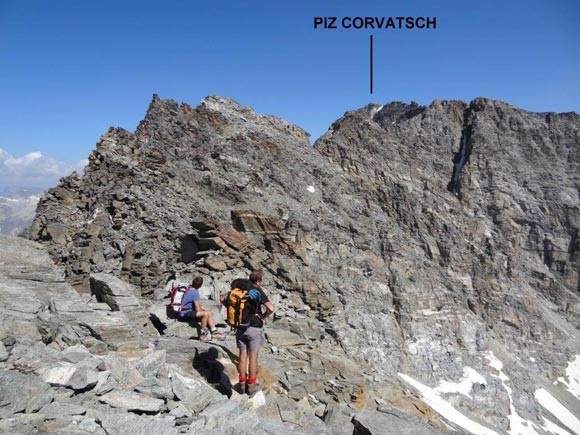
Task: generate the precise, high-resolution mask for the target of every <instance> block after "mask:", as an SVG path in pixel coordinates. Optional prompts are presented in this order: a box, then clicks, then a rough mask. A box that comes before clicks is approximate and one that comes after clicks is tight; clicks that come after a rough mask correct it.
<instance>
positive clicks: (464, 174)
mask: <svg viewBox="0 0 580 435" xmlns="http://www.w3.org/2000/svg"><path fill="white" fill-rule="evenodd" d="M377 109H378V110H377ZM579 120H580V117H578V115H576V114H562V115H557V114H544V113H530V112H526V111H523V110H521V109H517V108H515V107H513V106H510V105H508V104H506V103H502V102H497V101H493V100H488V99H484V98H479V99H475V100H473V101H472V102H471V103H469V104H467V103H463V102H459V101H442V100H436V101H434V102H433V103H432V104H431V105H429V106H419V105H413V104H399V103H390V104H386V105H383V106H380V105H367V106H365V107H364V108H361V109H358V110H354V111H349V112H347V113H346V114H345V115H344V116H343V117H341V118H340V119H339V120H337V121H336V122H335V123H333V124H332V126H331V127H330V128H329V130H328V131H327V133H325V134H324V135H323V136H321V138H319V139H318V140H317V141H316V142H315V143H314V145H313V146H311V145H310V141H309V137H308V134H307V133H306V132H304V130H302V129H300V128H299V127H296V126H293V125H291V124H289V123H287V122H286V121H284V120H281V119H279V118H276V117H272V116H270V115H258V114H255V113H254V112H253V111H252V110H251V109H249V108H244V107H243V106H241V105H239V104H237V103H235V102H233V100H230V99H225V98H221V97H208V98H207V99H205V100H203V101H202V103H201V104H200V105H199V106H198V107H196V108H191V107H190V106H189V105H187V104H185V103H182V104H181V105H178V104H177V103H176V102H175V101H173V100H161V99H159V98H158V97H154V98H153V100H152V103H151V104H150V106H149V109H148V111H147V114H146V116H145V118H144V120H143V121H142V122H141V123H140V124H139V126H138V128H137V130H136V132H135V133H130V132H127V131H126V130H122V129H118V128H112V129H110V130H109V132H107V133H106V134H105V135H103V136H102V137H101V140H100V142H99V144H98V145H97V148H96V150H95V151H93V153H92V154H91V156H90V158H89V165H88V166H87V168H86V169H85V173H84V175H83V176H82V177H78V176H71V177H68V178H65V179H63V181H62V183H61V184H60V185H59V186H58V187H57V188H55V189H51V190H50V191H49V192H48V194H47V195H45V197H44V198H43V199H42V200H41V202H40V204H39V206H38V209H37V217H36V219H35V221H34V223H33V225H32V227H31V230H30V232H29V235H30V237H31V238H33V239H36V240H38V241H40V242H41V243H44V244H45V246H46V247H47V249H48V251H49V252H50V254H51V256H52V257H53V259H55V261H56V262H57V263H59V264H62V265H63V266H64V268H65V271H66V275H67V277H68V280H69V282H70V283H71V284H73V285H74V286H75V287H76V288H77V289H78V290H79V291H81V292H88V291H89V290H90V288H89V279H88V278H89V275H90V274H92V273H101V272H106V273H110V274H113V275H116V276H118V277H119V278H121V279H123V280H125V281H127V282H129V283H132V284H134V285H136V286H137V287H138V288H140V290H141V295H142V296H144V297H151V296H152V295H153V294H155V292H156V291H158V289H159V288H161V287H163V285H164V283H165V281H166V280H167V279H169V278H170V277H171V276H174V275H175V274H182V275H185V276H190V275H191V274H194V273H200V274H202V275H203V276H205V277H207V279H209V280H210V281H211V283H212V284H211V287H212V290H211V292H212V295H213V299H214V300H215V299H216V298H217V296H218V295H219V292H220V291H223V289H224V288H225V287H226V286H227V283H228V281H230V280H231V279H232V278H233V277H235V276H237V275H240V274H245V273H247V271H248V270H250V269H254V268H261V269H264V270H265V272H266V280H267V282H269V283H270V286H271V288H272V290H271V291H272V293H273V294H274V295H275V302H276V305H277V306H278V307H279V310H280V313H281V314H280V316H279V318H278V319H277V320H276V321H274V322H273V324H272V326H271V327H272V335H273V336H275V332H276V331H277V332H281V331H285V333H286V332H288V331H294V333H296V332H297V331H298V333H299V335H302V336H303V337H305V338H304V339H306V340H307V342H309V343H310V344H311V345H316V346H318V347H321V348H323V349H325V351H326V355H325V356H324V357H322V356H321V358H322V361H323V365H324V364H330V362H329V361H330V360H332V358H339V359H340V358H348V359H352V360H353V361H355V362H356V364H358V367H359V370H360V373H359V375H360V376H361V378H360V379H364V381H357V384H356V385H351V386H347V385H346V384H344V383H342V381H341V380H340V378H333V382H339V384H340V385H341V388H342V389H343V393H344V395H343V394H339V395H336V392H335V391H333V392H332V393H329V391H331V390H332V388H330V387H327V388H326V389H325V388H324V387H322V386H321V385H316V383H315V382H314V380H310V381H307V380H303V381H302V382H301V383H299V385H294V386H292V375H288V374H284V373H283V372H277V374H276V375H277V376H278V377H279V379H281V382H288V383H289V384H290V385H291V387H290V391H289V392H290V394H291V395H295V397H297V398H299V397H301V396H300V395H301V394H303V393H304V392H305V391H306V392H308V393H309V394H312V395H313V396H314V397H316V398H317V400H320V401H322V402H324V403H328V402H329V401H339V402H341V401H345V402H347V403H348V402H349V401H350V400H351V399H348V397H360V390H361V388H362V390H364V391H365V393H364V396H365V397H366V400H365V402H366V403H367V404H368V403H372V400H387V401H389V400H390V401H395V400H399V399H400V396H401V392H400V391H401V389H404V388H405V387H403V385H404V383H403V381H402V380H401V378H400V377H399V376H398V373H406V374H409V375H412V376H415V377H416V378H419V379H427V380H432V379H457V376H458V373H462V372H463V371H464V370H465V369H466V367H470V368H472V369H475V370H476V371H478V372H479V373H484V374H486V375H487V387H486V388H485V389H479V390H477V392H476V393H474V394H476V396H477V397H475V398H474V402H469V401H464V400H463V401H461V400H458V399H457V397H458V396H452V397H454V399H453V400H454V401H455V403H456V404H457V406H459V407H460V408H461V410H462V411H463V412H466V413H469V414H470V415H473V416H476V417H477V418H479V419H482V420H483V421H485V422H486V424H488V425H491V426H493V427H496V428H501V429H503V430H507V429H506V428H509V422H510V421H512V420H511V419H512V418H513V416H514V413H515V415H517V416H520V417H518V418H522V419H523V420H526V421H529V422H533V424H535V425H536V426H537V427H538V428H540V427H542V419H541V416H542V415H543V414H542V407H541V406H540V405H539V404H538V402H537V401H536V400H535V399H534V398H533V395H530V393H529V392H530V391H535V390H538V389H539V388H540V385H537V384H536V383H535V381H534V379H530V373H532V374H533V376H534V377H536V378H537V379H545V382H544V381H542V383H541V384H542V385H544V384H546V385H548V384H550V383H551V382H553V381H556V380H557V378H558V376H560V375H561V373H563V372H564V370H565V367H566V366H567V364H568V363H569V362H570V361H572V360H573V359H574V356H575V355H576V354H577V353H579V351H578V349H580V345H579V344H578V336H577V335H578V334H577V327H576V326H575V325H576V324H577V322H578V320H580V297H579V296H578V293H579V291H580V288H579V285H580V281H579V278H578V276H579V270H580V255H579V253H580V240H579V237H578V231H579V228H580V203H579V201H580V199H579V195H578V191H579V190H580V189H579V186H580V180H579V179H578V177H577V175H575V174H578V173H580V168H579V165H580V134H579V131H580V122H579ZM452 182H453V183H452ZM184 259H185V260H187V263H185V262H183V261H182V260H184ZM190 260H191V261H190ZM369 301H373V302H376V301H378V302H377V303H374V304H371V303H369ZM296 310H298V311H299V312H304V313H307V315H306V317H305V318H301V319H299V320H297V319H296V318H294V317H292V316H294V315H295V314H293V313H294V312H295V311H296ZM550 341H555V342H557V343H558V346H555V347H554V346H551V345H549V344H548V342H550ZM544 342H546V343H544ZM281 349H283V353H285V352H290V350H289V348H287V347H281ZM490 351H493V352H494V354H495V355H500V356H501V358H502V363H503V364H504V366H505V367H506V369H505V370H506V372H507V373H508V376H509V379H510V383H511V384H512V386H513V385H518V388H517V389H516V388H513V389H512V390H513V391H512V393H510V392H508V391H507V390H506V389H505V388H504V385H503V384H502V383H501V382H499V381H498V380H497V379H496V378H494V376H495V373H496V372H494V371H493V370H494V369H493V367H492V368H490V363H489V361H490V359H489V358H491V357H489V355H490V354H489V352H490ZM488 357H489V358H488ZM326 358H329V359H326ZM518 358H519V360H520V361H521V360H526V361H527V365H526V366H525V367H520V366H521V363H519V362H518ZM530 358H533V359H534V361H535V362H531V360H530ZM309 364H310V365H311V366H312V367H314V366H315V363H314V362H313V361H310V362H309ZM312 370H314V369H312ZM556 372H558V373H559V374H558V373H556ZM323 373H326V372H321V373H319V376H326V375H323ZM359 375H357V376H359ZM285 377H286V379H284V378H285ZM392 385H396V386H397V387H388V388H387V386H392ZM363 386H364V388H363ZM472 387H473V386H472ZM329 388H330V389H329ZM395 390H396V391H397V393H396V394H395V393H393V391H395ZM560 390H562V391H560ZM563 390H565V388H563V387H561V388H560V389H558V394H562V395H565V394H567V393H564V391H563ZM471 391H472V392H473V391H474V390H471ZM554 394H556V393H554ZM512 395H513V398H512ZM492 397H500V398H502V399H501V400H502V401H503V402H502V403H505V404H507V403H510V404H511V403H517V404H518V407H517V408H513V409H512V408H510V407H509V406H508V407H507V408H506V409H509V410H510V412H509V413H507V412H504V411H503V410H502V409H501V408H498V407H497V403H496V402H495V401H494V400H492ZM559 397H564V396H559ZM566 397H567V396H566ZM561 400H563V399H561ZM369 406H370V405H369ZM510 406H511V405H510ZM571 406H574V405H571ZM569 429H572V428H569ZM538 430H540V429H538Z"/></svg>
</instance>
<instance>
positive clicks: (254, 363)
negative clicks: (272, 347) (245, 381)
mask: <svg viewBox="0 0 580 435" xmlns="http://www.w3.org/2000/svg"><path fill="white" fill-rule="evenodd" d="M258 352H260V349H259V348H258V349H256V350H250V351H248V359H249V361H248V377H250V378H257V377H258Z"/></svg>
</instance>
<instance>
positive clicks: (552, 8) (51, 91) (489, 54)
mask: <svg viewBox="0 0 580 435" xmlns="http://www.w3.org/2000/svg"><path fill="white" fill-rule="evenodd" d="M210 3H211V4H210ZM315 16H339V17H342V16H387V17H388V16H436V17H437V29H436V30H373V31H367V30H360V31H347V30H332V31H328V30H327V31H324V30H315V29H314V28H313V17H315ZM579 23H580V2H578V1H577V0H553V1H547V0H543V1H538V0H527V1H522V0H510V1H506V0H502V1H497V0H490V1H485V2H484V1H479V2H469V1H445V2H443V1H433V0H424V1H413V0H406V1H379V0H359V1H357V2H354V1H348V2H347V1H339V0H335V1H326V0H320V1H308V2H307V1H294V2H280V1H278V2H274V1H262V0H255V1H252V2H248V1H243V2H242V1H227V0H222V1H220V2H200V1H191V0H187V1H177V0H176V1H166V2H161V1H156V2H153V1H144V0H142V1H138V2H137V1H122V2H121V1H115V2H113V1H109V0H102V1H99V2H85V1H78V0H74V1H73V0H57V1H46V0H30V1H21V0H0V66H1V68H0V101H2V104H0V150H3V153H0V170H4V173H5V174H7V173H8V172H7V169H6V168H7V167H8V166H6V165H5V164H4V163H5V162H6V161H7V159H12V160H11V162H12V166H10V168H12V170H14V168H15V167H17V166H18V165H17V164H16V163H22V164H21V165H20V166H18V167H26V165H24V163H23V162H25V161H31V162H35V161H36V165H37V166H38V165H40V160H41V159H39V158H37V159H34V158H31V156H30V153H36V154H33V157H34V156H37V157H38V156H39V155H41V156H42V157H44V158H47V159H48V158H50V159H52V160H51V162H52V168H53V169H54V168H55V167H56V166H55V165H56V164H57V163H58V164H59V165H60V166H59V167H60V168H62V170H63V171H66V170H70V169H71V168H73V167H75V165H76V166H78V162H79V161H81V160H83V159H85V158H86V157H87V156H88V155H89V153H90V152H91V150H92V149H93V148H94V146H95V143H96V142H97V141H98V138H99V136H100V135H101V134H102V133H104V132H106V130H107V128H108V127H109V126H121V127H124V128H126V129H128V130H131V131H133V130H134V129H135V127H136V126H137V124H138V122H139V120H140V119H141V118H142V117H143V115H144V113H145V111H146V109H147V105H148V104H149V102H150V100H151V96H152V94H153V93H158V94H159V95H160V96H161V97H162V98H173V99H175V100H177V101H179V102H181V101H185V102H188V103H190V104H192V105H196V104H197V103H198V102H199V101H200V100H201V99H202V98H204V97H205V96H207V95H212V94H218V95H222V96H229V97H232V98H234V99H235V100H237V101H239V102H240V103H241V104H243V105H249V106H252V107H253V108H254V109H255V110H256V111H257V112H260V113H270V114H274V115H277V116H281V117H283V118H285V119H287V120H289V121H291V122H294V123H296V124H298V125H300V126H301V127H303V128H304V129H306V130H307V131H309V132H310V133H311V134H312V139H313V140H315V139H316V138H318V137H319V136H320V135H321V134H323V133H324V132H325V131H326V129H327V128H328V127H329V126H330V124H331V123H332V122H333V121H334V120H336V119H337V118H338V117H340V116H341V115H342V114H343V113H344V112H345V111H347V110H351V109H355V108H358V107H361V106H364V105H365V104H368V103H370V102H376V103H386V102H389V101H393V100H400V101H405V102H410V101H417V102H419V103H420V104H429V103H430V102H431V101H432V100H434V99H461V100H465V101H469V100H471V99H473V98H475V97H478V96H485V97H489V98H493V99H499V100H503V101H506V102H508V103H511V104H513V105H516V106H519V107H522V108H524V109H527V110H531V111H556V112H565V111H576V112H580V24H579ZM370 34H373V37H374V41H375V46H374V49H375V51H374V52H375V67H374V76H375V80H374V93H373V95H370V93H369V52H368V44H369V35H370ZM2 156H4V157H2ZM3 159H4V160H3ZM3 162H4V163H3ZM15 162H16V163H15ZM1 184H2V177H1V175H0V187H1Z"/></svg>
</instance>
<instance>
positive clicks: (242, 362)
mask: <svg viewBox="0 0 580 435" xmlns="http://www.w3.org/2000/svg"><path fill="white" fill-rule="evenodd" d="M247 369H248V351H247V350H242V349H240V355H239V358H238V373H239V374H240V376H246V373H247Z"/></svg>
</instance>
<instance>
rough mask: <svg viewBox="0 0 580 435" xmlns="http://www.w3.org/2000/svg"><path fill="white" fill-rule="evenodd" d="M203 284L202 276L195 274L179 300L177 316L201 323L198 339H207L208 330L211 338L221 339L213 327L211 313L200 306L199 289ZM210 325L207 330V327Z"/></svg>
mask: <svg viewBox="0 0 580 435" xmlns="http://www.w3.org/2000/svg"><path fill="white" fill-rule="evenodd" d="M202 285H203V278H202V277H201V276H196V277H195V278H193V281H192V282H191V287H189V288H188V289H187V291H186V292H185V294H184V295H183V299H182V301H181V311H180V312H179V316H180V317H181V318H182V319H183V320H187V319H194V320H199V321H200V323H201V333H200V335H199V340H200V341H209V340H210V335H209V334H210V332H211V339H213V340H223V336H222V335H221V334H220V333H219V331H218V330H217V328H216V327H215V323H214V320H213V313H212V312H211V311H209V310H204V309H202V308H201V304H200V301H201V296H200V295H199V289H200V288H201V286H202ZM208 326H209V327H210V329H209V330H208V329H207V327H208Z"/></svg>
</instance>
